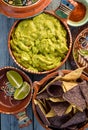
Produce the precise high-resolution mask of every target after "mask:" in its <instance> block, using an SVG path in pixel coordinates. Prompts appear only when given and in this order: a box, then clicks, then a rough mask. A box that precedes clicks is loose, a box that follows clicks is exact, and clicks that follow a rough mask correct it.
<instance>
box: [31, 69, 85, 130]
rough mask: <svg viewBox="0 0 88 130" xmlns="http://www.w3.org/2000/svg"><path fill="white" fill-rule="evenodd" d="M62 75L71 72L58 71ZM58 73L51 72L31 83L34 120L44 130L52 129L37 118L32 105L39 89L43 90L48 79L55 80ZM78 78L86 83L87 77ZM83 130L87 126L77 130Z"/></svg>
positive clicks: (34, 107) (37, 115)
mask: <svg viewBox="0 0 88 130" xmlns="http://www.w3.org/2000/svg"><path fill="white" fill-rule="evenodd" d="M61 72H62V73H64V74H68V73H69V72H71V70H60V73H61ZM58 74H59V73H58V71H57V72H53V73H51V74H48V75H47V76H46V77H44V78H43V79H42V80H40V81H35V82H34V83H33V88H34V94H33V98H32V108H33V112H34V115H35V117H36V119H37V120H38V122H39V123H40V124H41V125H42V127H43V128H45V129H46V130H52V128H49V127H48V125H45V124H44V123H43V122H42V121H41V119H40V117H39V114H38V113H37V111H36V106H35V103H34V100H35V99H36V96H37V93H38V92H39V90H40V89H41V88H43V86H44V85H45V84H46V83H47V82H48V81H50V79H52V78H55V77H56V76H58ZM80 78H81V79H82V80H86V81H88V77H86V76H85V75H83V74H82V75H81V76H80ZM84 128H88V124H86V125H85V126H83V127H82V128H81V129H79V130H85V129H84Z"/></svg>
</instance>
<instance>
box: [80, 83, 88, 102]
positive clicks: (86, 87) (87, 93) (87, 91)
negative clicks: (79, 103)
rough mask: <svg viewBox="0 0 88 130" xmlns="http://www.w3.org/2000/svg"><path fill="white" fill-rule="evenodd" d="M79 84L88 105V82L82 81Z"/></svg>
mask: <svg viewBox="0 0 88 130" xmlns="http://www.w3.org/2000/svg"><path fill="white" fill-rule="evenodd" d="M79 86H80V89H81V91H82V94H83V96H84V98H85V101H86V103H87V105H88V83H87V82H86V81H83V82H81V83H80V84H79Z"/></svg>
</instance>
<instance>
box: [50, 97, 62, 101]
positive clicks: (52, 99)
mask: <svg viewBox="0 0 88 130" xmlns="http://www.w3.org/2000/svg"><path fill="white" fill-rule="evenodd" d="M48 100H50V101H52V102H64V99H63V98H55V97H54V98H53V97H50V98H49V99H48Z"/></svg>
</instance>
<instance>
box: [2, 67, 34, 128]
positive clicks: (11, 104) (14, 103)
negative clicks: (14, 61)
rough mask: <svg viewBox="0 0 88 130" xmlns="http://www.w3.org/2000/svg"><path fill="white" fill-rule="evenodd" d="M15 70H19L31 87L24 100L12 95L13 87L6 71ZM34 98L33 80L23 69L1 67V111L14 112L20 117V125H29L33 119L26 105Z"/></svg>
mask: <svg viewBox="0 0 88 130" xmlns="http://www.w3.org/2000/svg"><path fill="white" fill-rule="evenodd" d="M9 70H14V71H16V72H18V73H19V74H20V75H21V76H22V78H23V80H25V81H27V82H28V83H29V84H30V86H31V88H30V93H29V95H28V96H27V97H26V98H25V99H23V100H19V101H18V100H14V98H13V97H12V88H10V87H9V85H8V84H7V83H8V80H7V77H6V72H7V71H9ZM31 98H32V82H31V80H30V78H29V77H28V76H27V75H26V74H25V73H24V72H23V71H21V70H19V69H17V68H14V67H8V66H7V67H4V68H0V113H4V114H12V115H14V116H16V118H17V119H18V123H19V127H25V126H28V125H29V124H30V123H31V120H30V119H29V117H28V116H27V115H26V107H27V106H28V104H29V103H30V101H31Z"/></svg>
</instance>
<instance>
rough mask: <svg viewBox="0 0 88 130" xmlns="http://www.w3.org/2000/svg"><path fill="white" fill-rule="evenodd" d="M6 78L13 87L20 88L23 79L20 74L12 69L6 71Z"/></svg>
mask: <svg viewBox="0 0 88 130" xmlns="http://www.w3.org/2000/svg"><path fill="white" fill-rule="evenodd" d="M6 76H7V79H8V81H9V82H10V84H11V85H12V86H13V87H15V88H20V87H21V86H22V84H23V79H22V77H21V75H20V74H19V73H18V72H16V71H13V70H10V71H7V73H6Z"/></svg>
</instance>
